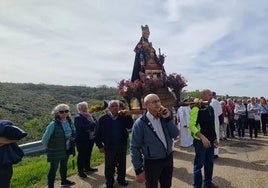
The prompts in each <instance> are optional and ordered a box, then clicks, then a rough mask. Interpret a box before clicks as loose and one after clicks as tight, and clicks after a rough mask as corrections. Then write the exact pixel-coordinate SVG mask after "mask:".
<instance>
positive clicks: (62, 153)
mask: <svg viewBox="0 0 268 188" xmlns="http://www.w3.org/2000/svg"><path fill="white" fill-rule="evenodd" d="M69 109H70V108H69V106H68V105H66V104H59V105H57V106H56V107H55V108H54V109H53V111H52V114H53V115H54V120H53V121H51V122H50V123H49V124H48V126H47V127H46V130H45V133H44V135H43V137H42V144H44V145H45V147H46V150H47V161H48V162H49V163H50V169H49V171H48V175H47V178H48V188H54V181H55V176H56V172H57V169H58V166H59V165H60V176H61V185H62V186H71V185H74V184H75V182H72V181H70V180H68V179H67V162H68V158H69V155H71V154H73V155H74V152H75V148H74V147H75V146H74V144H73V142H74V127H73V124H72V121H71V118H70V116H69Z"/></svg>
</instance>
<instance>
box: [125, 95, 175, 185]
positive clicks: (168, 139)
mask: <svg viewBox="0 0 268 188" xmlns="http://www.w3.org/2000/svg"><path fill="white" fill-rule="evenodd" d="M144 105H145V107H146V108H147V112H146V113H145V114H144V115H142V116H141V117H140V118H139V119H137V120H136V122H135V123H134V125H133V131H132V139H131V142H130V152H131V159H132V163H133V166H134V170H135V173H136V182H138V183H144V182H145V186H146V188H156V187H158V182H159V183H160V187H165V188H168V187H171V184H172V173H173V138H176V137H177V136H178V132H179V131H178V128H177V126H176V125H175V124H174V123H173V118H172V116H171V112H170V111H169V110H168V109H167V108H164V107H163V106H161V102H160V99H159V97H158V96H157V95H156V94H148V95H147V96H146V97H145V98H144Z"/></svg>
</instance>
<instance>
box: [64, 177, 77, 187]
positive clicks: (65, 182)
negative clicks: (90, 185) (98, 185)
mask: <svg viewBox="0 0 268 188" xmlns="http://www.w3.org/2000/svg"><path fill="white" fill-rule="evenodd" d="M71 185H75V182H73V181H70V180H67V179H66V180H65V181H62V182H61V186H62V187H63V186H71Z"/></svg>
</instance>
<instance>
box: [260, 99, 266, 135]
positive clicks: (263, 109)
mask: <svg viewBox="0 0 268 188" xmlns="http://www.w3.org/2000/svg"><path fill="white" fill-rule="evenodd" d="M260 113H261V125H262V133H263V136H267V131H266V126H267V120H268V104H267V101H266V99H265V98H264V97H262V98H261V99H260Z"/></svg>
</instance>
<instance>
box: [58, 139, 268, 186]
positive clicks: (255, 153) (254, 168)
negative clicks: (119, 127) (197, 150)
mask: <svg viewBox="0 0 268 188" xmlns="http://www.w3.org/2000/svg"><path fill="white" fill-rule="evenodd" d="M219 156H220V157H219V158H218V159H216V160H215V166H214V177H213V181H214V182H215V183H216V184H217V185H219V187H220V188H253V187H256V188H268V137H267V136H266V137H264V136H259V138H258V139H256V140H250V139H246V140H237V139H233V140H228V141H221V142H220V155H219ZM193 160H194V148H193V147H189V148H181V147H180V146H179V142H177V143H175V151H174V173H173V180H172V187H173V188H189V187H191V185H192V169H193ZM98 169H99V171H98V172H97V173H92V174H90V175H89V176H88V178H86V179H81V178H79V177H78V176H77V175H73V176H71V177H70V179H71V180H72V181H75V182H76V185H75V186H72V188H104V187H105V185H104V182H105V179H104V176H103V174H104V173H103V165H100V166H99V167H98ZM134 178H135V174H134V171H133V169H132V166H131V163H130V159H129V156H128V158H127V181H128V182H129V186H128V188H144V185H142V184H137V183H135V182H134ZM56 187H60V186H59V181H57V182H56ZM114 187H115V188H119V187H120V186H119V185H118V184H115V186H114Z"/></svg>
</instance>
